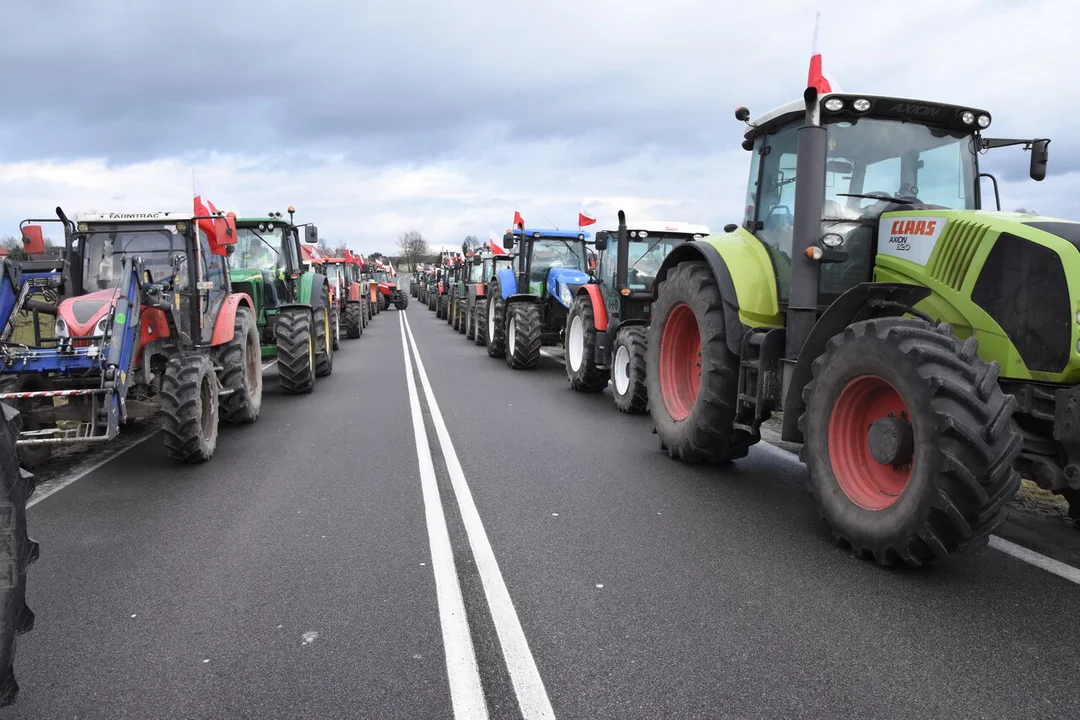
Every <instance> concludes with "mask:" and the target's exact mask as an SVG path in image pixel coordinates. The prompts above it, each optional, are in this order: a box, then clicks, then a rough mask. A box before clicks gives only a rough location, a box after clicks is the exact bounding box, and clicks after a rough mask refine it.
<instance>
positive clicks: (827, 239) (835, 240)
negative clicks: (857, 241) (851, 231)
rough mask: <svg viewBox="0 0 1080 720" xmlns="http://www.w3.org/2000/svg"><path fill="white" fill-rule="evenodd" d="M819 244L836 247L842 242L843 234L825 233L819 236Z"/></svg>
mask: <svg viewBox="0 0 1080 720" xmlns="http://www.w3.org/2000/svg"><path fill="white" fill-rule="evenodd" d="M821 244H822V245H824V246H825V247H827V248H838V247H840V246H841V245H843V244H844V236H843V235H839V234H837V233H825V234H824V235H822V236H821Z"/></svg>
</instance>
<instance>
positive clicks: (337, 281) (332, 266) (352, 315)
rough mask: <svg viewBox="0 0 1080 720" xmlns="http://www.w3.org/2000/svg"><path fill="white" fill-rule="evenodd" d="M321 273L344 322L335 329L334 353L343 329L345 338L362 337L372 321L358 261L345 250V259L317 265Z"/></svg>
mask: <svg viewBox="0 0 1080 720" xmlns="http://www.w3.org/2000/svg"><path fill="white" fill-rule="evenodd" d="M314 264H315V266H316V268H317V269H318V271H319V272H321V273H323V274H324V275H326V277H327V280H328V281H329V285H330V300H331V302H332V303H333V304H334V305H336V306H337V309H338V317H339V318H341V322H340V323H339V326H338V327H335V328H334V349H337V347H338V344H339V342H340V330H339V327H340V325H344V329H345V337H347V338H349V339H355V338H358V337H360V336H361V335H362V334H363V332H364V328H365V327H366V326H367V322H368V318H369V317H370V314H369V308H368V306H367V305H368V299H367V298H366V297H364V295H363V288H362V286H361V282H360V275H359V273H358V272H357V264H356V258H355V256H353V254H352V253H350V252H349V250H348V249H347V248H346V250H345V257H341V258H326V259H324V260H322V261H315V262H314Z"/></svg>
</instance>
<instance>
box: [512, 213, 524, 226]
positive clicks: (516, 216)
mask: <svg viewBox="0 0 1080 720" xmlns="http://www.w3.org/2000/svg"><path fill="white" fill-rule="evenodd" d="M518 225H521V226H522V227H524V225H525V218H523V217H521V213H519V212H518V211H517V210H515V211H514V229H515V230H517V227H518Z"/></svg>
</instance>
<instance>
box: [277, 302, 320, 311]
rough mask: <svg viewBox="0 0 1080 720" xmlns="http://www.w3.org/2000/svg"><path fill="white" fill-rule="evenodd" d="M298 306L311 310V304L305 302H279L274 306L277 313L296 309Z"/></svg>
mask: <svg viewBox="0 0 1080 720" xmlns="http://www.w3.org/2000/svg"><path fill="white" fill-rule="evenodd" d="M298 308H303V309H304V310H307V311H308V312H309V313H310V312H311V306H310V305H308V304H307V303H281V304H279V305H278V306H277V307H276V308H275V310H277V311H278V312H279V313H281V312H284V311H285V310H296V309H298Z"/></svg>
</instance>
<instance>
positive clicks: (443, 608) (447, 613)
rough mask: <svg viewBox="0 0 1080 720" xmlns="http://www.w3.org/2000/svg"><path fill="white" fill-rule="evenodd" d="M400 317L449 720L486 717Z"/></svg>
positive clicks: (448, 534) (467, 623) (403, 325)
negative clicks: (450, 710)
mask: <svg viewBox="0 0 1080 720" xmlns="http://www.w3.org/2000/svg"><path fill="white" fill-rule="evenodd" d="M404 317H405V313H403V312H402V313H398V318H399V321H398V325H399V327H400V329H401V347H402V352H403V353H404V355H405V377H406V381H407V386H408V389H409V408H410V414H411V415H412V424H413V437H414V438H415V440H416V457H417V461H418V463H419V466H420V486H421V489H422V490H423V496H424V516H425V518H426V520H427V531H428V545H429V546H430V548H431V568H432V570H433V571H434V573H435V594H436V597H437V599H438V604H439V625H440V626H441V627H442V638H443V650H444V652H445V655H446V675H447V679H448V680H449V683H450V700H451V703H452V706H453V709H454V718H455V720H465V719H466V718H481V719H484V720H486V718H487V717H488V713H487V704H486V701H485V700H484V691H483V687H482V685H481V683H480V671H479V669H478V668H477V664H476V651H475V649H474V648H473V643H472V635H471V634H470V633H469V620H468V618H467V617H466V615H465V601H464V598H463V597H462V594H461V585H460V584H459V583H458V575H457V568H456V566H455V564H454V553H453V549H452V548H451V546H450V533H449V531H448V530H447V528H446V516H445V515H444V514H443V506H442V499H441V498H440V496H439V484H438V481H437V480H436V479H435V466H434V464H433V463H432V459H431V447H430V446H429V445H428V436H427V428H426V427H425V426H424V416H423V414H422V412H421V410H420V396H419V394H418V393H417V391H416V381H415V380H414V379H413V371H412V359H411V358H410V356H409V342H408V340H406V338H405V323H404Z"/></svg>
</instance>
